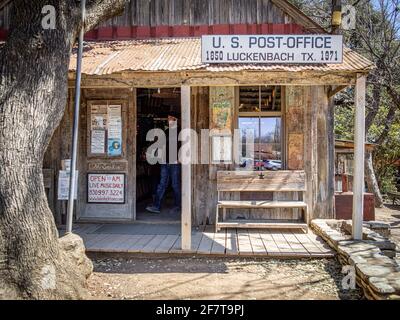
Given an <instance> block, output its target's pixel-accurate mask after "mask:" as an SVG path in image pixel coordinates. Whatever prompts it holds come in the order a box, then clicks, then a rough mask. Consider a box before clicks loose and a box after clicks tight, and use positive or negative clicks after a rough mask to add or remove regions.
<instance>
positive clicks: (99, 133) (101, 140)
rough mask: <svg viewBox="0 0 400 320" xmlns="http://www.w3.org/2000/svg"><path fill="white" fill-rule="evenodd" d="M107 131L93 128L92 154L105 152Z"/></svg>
mask: <svg viewBox="0 0 400 320" xmlns="http://www.w3.org/2000/svg"><path fill="white" fill-rule="evenodd" d="M105 140H106V132H105V131H104V130H92V136H91V147H90V152H91V153H92V154H104V153H105Z"/></svg>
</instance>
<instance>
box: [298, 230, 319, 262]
mask: <svg viewBox="0 0 400 320" xmlns="http://www.w3.org/2000/svg"><path fill="white" fill-rule="evenodd" d="M293 235H294V236H295V237H296V238H297V240H299V242H300V243H301V244H302V245H303V246H304V248H306V250H307V251H308V252H309V253H310V255H311V256H313V255H314V256H315V255H325V253H323V252H322V251H321V249H320V248H319V247H317V246H316V245H315V244H314V243H313V242H312V241H311V240H310V238H309V237H307V235H306V234H302V233H294V232H293Z"/></svg>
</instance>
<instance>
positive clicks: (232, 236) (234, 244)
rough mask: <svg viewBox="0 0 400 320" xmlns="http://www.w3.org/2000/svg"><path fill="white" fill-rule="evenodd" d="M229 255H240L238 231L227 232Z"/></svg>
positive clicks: (227, 250)
mask: <svg viewBox="0 0 400 320" xmlns="http://www.w3.org/2000/svg"><path fill="white" fill-rule="evenodd" d="M225 246H226V250H225V253H226V254H227V255H237V254H238V253H239V248H238V239H237V233H236V229H227V230H226V241H225Z"/></svg>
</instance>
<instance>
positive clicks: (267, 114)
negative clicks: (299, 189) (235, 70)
mask: <svg viewBox="0 0 400 320" xmlns="http://www.w3.org/2000/svg"><path fill="white" fill-rule="evenodd" d="M240 87H242V86H237V88H236V91H235V96H236V99H235V120H234V123H235V129H239V118H281V159H280V160H281V162H282V170H286V169H287V156H286V155H287V151H286V148H287V144H286V140H287V138H286V117H285V113H286V112H285V105H286V103H285V94H286V92H285V86H280V89H281V108H280V111H258V112H257V111H254V112H248V111H245V112H240V111H239V106H240ZM258 87H259V106H260V110H261V99H260V93H261V86H258Z"/></svg>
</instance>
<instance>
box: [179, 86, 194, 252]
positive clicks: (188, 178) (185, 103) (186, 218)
mask: <svg viewBox="0 0 400 320" xmlns="http://www.w3.org/2000/svg"><path fill="white" fill-rule="evenodd" d="M181 110H182V111H181V112H182V116H181V117H182V130H183V129H190V86H182V87H181ZM189 137H190V135H189ZM188 143H190V145H191V141H189V142H188ZM189 160H190V159H189ZM191 191H192V172H191V160H190V161H187V162H186V163H182V218H181V234H182V244H181V245H182V250H190V249H191V241H192V240H191V234H192V192H191Z"/></svg>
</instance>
